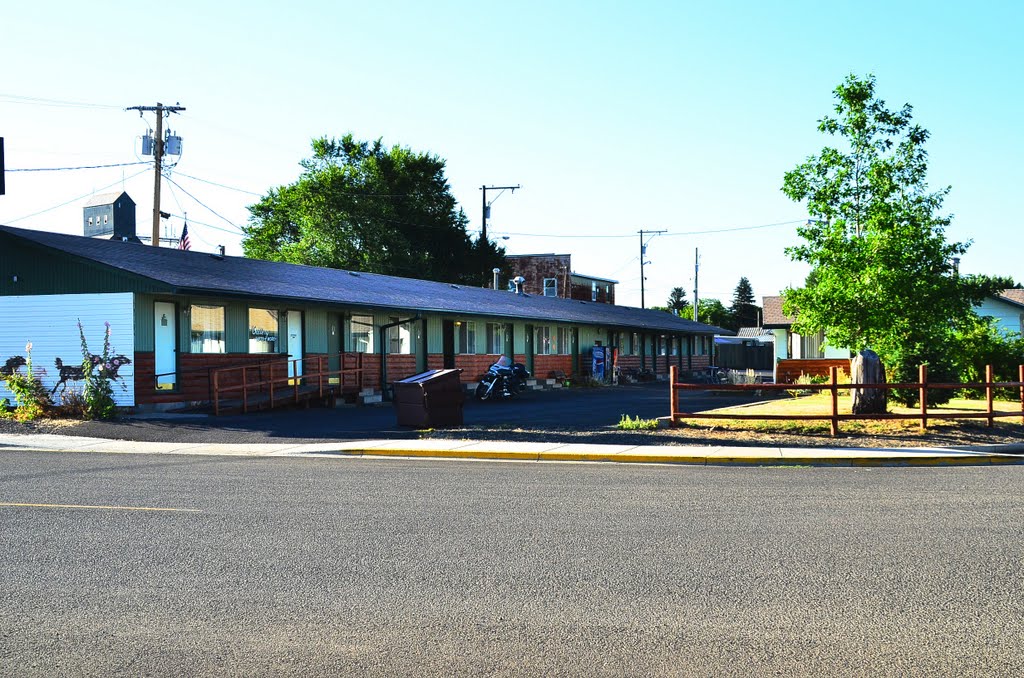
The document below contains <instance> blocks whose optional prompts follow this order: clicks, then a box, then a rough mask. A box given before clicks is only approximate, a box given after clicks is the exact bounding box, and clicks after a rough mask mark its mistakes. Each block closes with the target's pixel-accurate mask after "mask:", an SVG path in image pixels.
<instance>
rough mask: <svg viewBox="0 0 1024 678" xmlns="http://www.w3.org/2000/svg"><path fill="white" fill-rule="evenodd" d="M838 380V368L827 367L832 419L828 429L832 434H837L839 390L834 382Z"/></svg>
mask: <svg viewBox="0 0 1024 678" xmlns="http://www.w3.org/2000/svg"><path fill="white" fill-rule="evenodd" d="M838 380H839V368H838V367H836V366H835V365H833V366H832V367H830V368H828V383H829V386H828V390H829V392H830V393H831V395H832V420H831V422H830V429H831V431H832V435H833V436H837V435H839V390H838V389H837V388H836V382H837V381H838Z"/></svg>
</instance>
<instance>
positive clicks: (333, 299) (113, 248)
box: [0, 226, 733, 334]
mask: <svg viewBox="0 0 1024 678" xmlns="http://www.w3.org/2000/svg"><path fill="white" fill-rule="evenodd" d="M0 235H2V236H7V237H14V238H18V239H21V240H25V241H29V242H31V243H35V244H37V245H41V246H43V247H48V248H52V249H54V250H58V251H61V252H64V253H67V254H69V255H72V256H75V257H80V258H82V259H86V260H89V261H93V262H97V263H99V264H103V265H105V266H109V267H112V268H114V269H118V270H120V271H125V272H127V273H130V274H133V275H137V276H141V277H144V278H147V279H149V280H154V281H157V282H159V283H163V284H166V285H168V286H169V287H171V288H172V289H173V290H174V292H176V293H179V294H208V295H213V294H219V295H228V296H232V295H241V296H251V297H268V298H273V299H282V300H283V299H294V300H298V301H307V302H314V303H327V304H339V305H348V306H362V307H373V308H394V309H402V310H409V311H430V312H439V313H452V314H472V315H485V316H496V317H501V318H517V319H524V320H546V321H550V322H566V323H585V324H590V325H604V326H608V327H615V328H630V329H643V330H651V331H664V332H688V333H695V334H733V333H732V332H731V331H729V330H724V329H722V328H720V327H715V326H713V325H705V324H704V323H696V322H693V321H692V320H685V319H683V318H678V317H676V316H674V315H671V314H669V313H665V312H664V311H651V310H645V309H640V308H634V307H630V306H613V305H610V304H600V303H595V302H589V301H577V300H573V299H560V298H557V297H544V296H534V295H527V294H521V295H517V294H514V293H511V292H505V291H501V290H492V289H487V288H480V287H467V286H464V285H451V284H448V283H440V282H432V281H428V280H415V279H411V278H398V277H394V276H389V275H378V274H375V273H359V272H354V271H342V270H339V269H333V268H317V267H313V266H301V265H298V264H285V263H281V262H276V261H262V260H259V259H246V258H244V257H230V256H226V257H217V256H215V255H211V254H206V253H202V252H194V251H183V250H177V249H171V248H166V247H152V246H149V245H141V244H136V243H131V242H127V243H125V242H119V241H112V240H106V239H96V238H85V237H82V236H76V235H65V234H60V233H47V232H44V231H31V230H25V229H20V228H12V227H10V226H0Z"/></svg>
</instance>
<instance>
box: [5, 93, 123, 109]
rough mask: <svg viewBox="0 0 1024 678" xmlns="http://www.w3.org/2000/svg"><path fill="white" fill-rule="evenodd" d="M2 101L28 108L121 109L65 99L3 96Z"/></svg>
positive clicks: (14, 95) (16, 95)
mask: <svg viewBox="0 0 1024 678" xmlns="http://www.w3.org/2000/svg"><path fill="white" fill-rule="evenodd" d="M0 99H14V101H5V102H2V103H7V104H23V105H27V106H52V107H55V108H121V107H120V106H114V105H111V104H92V103H88V102H84V101H66V100H63V99H44V98H43V97H27V96H21V95H18V94H2V93H0Z"/></svg>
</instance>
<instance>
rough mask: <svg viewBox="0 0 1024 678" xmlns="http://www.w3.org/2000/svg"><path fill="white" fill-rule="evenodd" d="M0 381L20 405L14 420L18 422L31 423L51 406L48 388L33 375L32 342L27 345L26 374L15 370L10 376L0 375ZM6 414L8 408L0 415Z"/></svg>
mask: <svg viewBox="0 0 1024 678" xmlns="http://www.w3.org/2000/svg"><path fill="white" fill-rule="evenodd" d="M0 379H3V380H4V381H5V382H6V383H7V388H9V389H10V390H11V392H13V393H14V400H15V401H16V402H17V404H18V407H17V409H16V410H15V411H14V418H15V419H17V420H18V421H30V420H32V419H35V418H37V417H39V416H41V415H42V414H43V411H44V408H45V407H46V406H47V405H49V404H50V394H49V393H47V392H46V387H45V386H43V383H42V382H41V381H39V379H37V378H36V377H35V375H34V374H33V373H32V342H31V341H30V342H28V343H27V344H25V374H21V373H19V372H18V371H17V370H16V369H15V370H12V372H11V374H9V375H6V374H5V375H0ZM6 413H7V409H6V407H4V408H2V411H0V415H3V414H6Z"/></svg>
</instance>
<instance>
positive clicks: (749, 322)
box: [729, 276, 761, 329]
mask: <svg viewBox="0 0 1024 678" xmlns="http://www.w3.org/2000/svg"><path fill="white" fill-rule="evenodd" d="M760 310H761V309H760V307H759V306H758V305H757V304H756V303H754V288H753V287H751V285H750V281H749V280H747V278H746V276H744V277H741V278H740V281H739V283H737V285H736V289H735V291H733V293H732V306H731V307H730V308H729V312H730V313H731V314H732V317H733V323H734V324H735V327H733V328H732V329H739V328H740V327H754V326H756V325H757V320H758V317H759V313H760Z"/></svg>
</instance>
